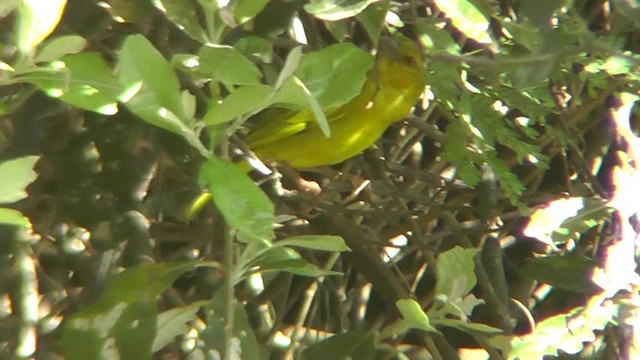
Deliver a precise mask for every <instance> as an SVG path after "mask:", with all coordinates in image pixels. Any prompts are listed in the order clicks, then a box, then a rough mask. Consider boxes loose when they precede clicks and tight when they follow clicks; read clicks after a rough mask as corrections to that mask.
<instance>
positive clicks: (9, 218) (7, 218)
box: [0, 207, 31, 229]
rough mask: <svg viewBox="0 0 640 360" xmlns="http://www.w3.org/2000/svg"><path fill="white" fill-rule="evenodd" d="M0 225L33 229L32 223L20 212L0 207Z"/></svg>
mask: <svg viewBox="0 0 640 360" xmlns="http://www.w3.org/2000/svg"><path fill="white" fill-rule="evenodd" d="M0 224H5V225H13V226H18V227H22V228H25V229H30V228H31V221H29V218H27V217H26V216H24V215H23V214H22V213H21V212H20V211H18V210H14V209H8V208H3V207H0Z"/></svg>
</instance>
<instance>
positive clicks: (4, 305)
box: [0, 294, 12, 318]
mask: <svg viewBox="0 0 640 360" xmlns="http://www.w3.org/2000/svg"><path fill="white" fill-rule="evenodd" d="M11 312H12V307H11V298H10V297H9V295H8V294H2V295H0V318H4V317H7V316H9V315H11Z"/></svg>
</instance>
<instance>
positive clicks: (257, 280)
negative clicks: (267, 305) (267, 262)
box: [247, 274, 264, 294]
mask: <svg viewBox="0 0 640 360" xmlns="http://www.w3.org/2000/svg"><path fill="white" fill-rule="evenodd" d="M247 280H248V285H249V288H250V289H251V290H252V291H253V292H255V293H256V294H257V293H260V292H262V291H263V290H264V281H262V275H260V274H252V275H250V276H249V278H248V279H247Z"/></svg>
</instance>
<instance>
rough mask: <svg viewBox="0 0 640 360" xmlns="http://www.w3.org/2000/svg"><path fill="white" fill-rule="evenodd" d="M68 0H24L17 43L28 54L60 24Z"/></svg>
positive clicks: (19, 18) (20, 8)
mask: <svg viewBox="0 0 640 360" xmlns="http://www.w3.org/2000/svg"><path fill="white" fill-rule="evenodd" d="M66 3H67V2H66V0H23V1H22V4H21V5H20V7H19V17H18V28H17V30H16V33H17V38H16V43H17V45H18V49H19V50H20V52H22V53H25V54H28V53H30V52H31V50H32V49H33V48H35V47H36V46H38V44H40V42H42V40H44V39H45V38H46V37H47V36H49V34H50V33H51V32H52V31H53V29H55V28H56V26H58V22H59V21H60V17H61V16H62V11H63V10H64V7H65V5H66Z"/></svg>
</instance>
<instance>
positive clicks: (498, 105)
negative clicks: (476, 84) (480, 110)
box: [493, 100, 509, 115]
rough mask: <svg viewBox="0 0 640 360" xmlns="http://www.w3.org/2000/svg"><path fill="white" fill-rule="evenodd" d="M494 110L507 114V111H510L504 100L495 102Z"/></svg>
mask: <svg viewBox="0 0 640 360" xmlns="http://www.w3.org/2000/svg"><path fill="white" fill-rule="evenodd" d="M493 110H495V111H497V112H499V113H500V114H502V115H505V114H506V113H507V111H509V108H508V107H506V106H505V105H504V104H503V103H502V101H500V100H498V101H496V102H494V103H493Z"/></svg>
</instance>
